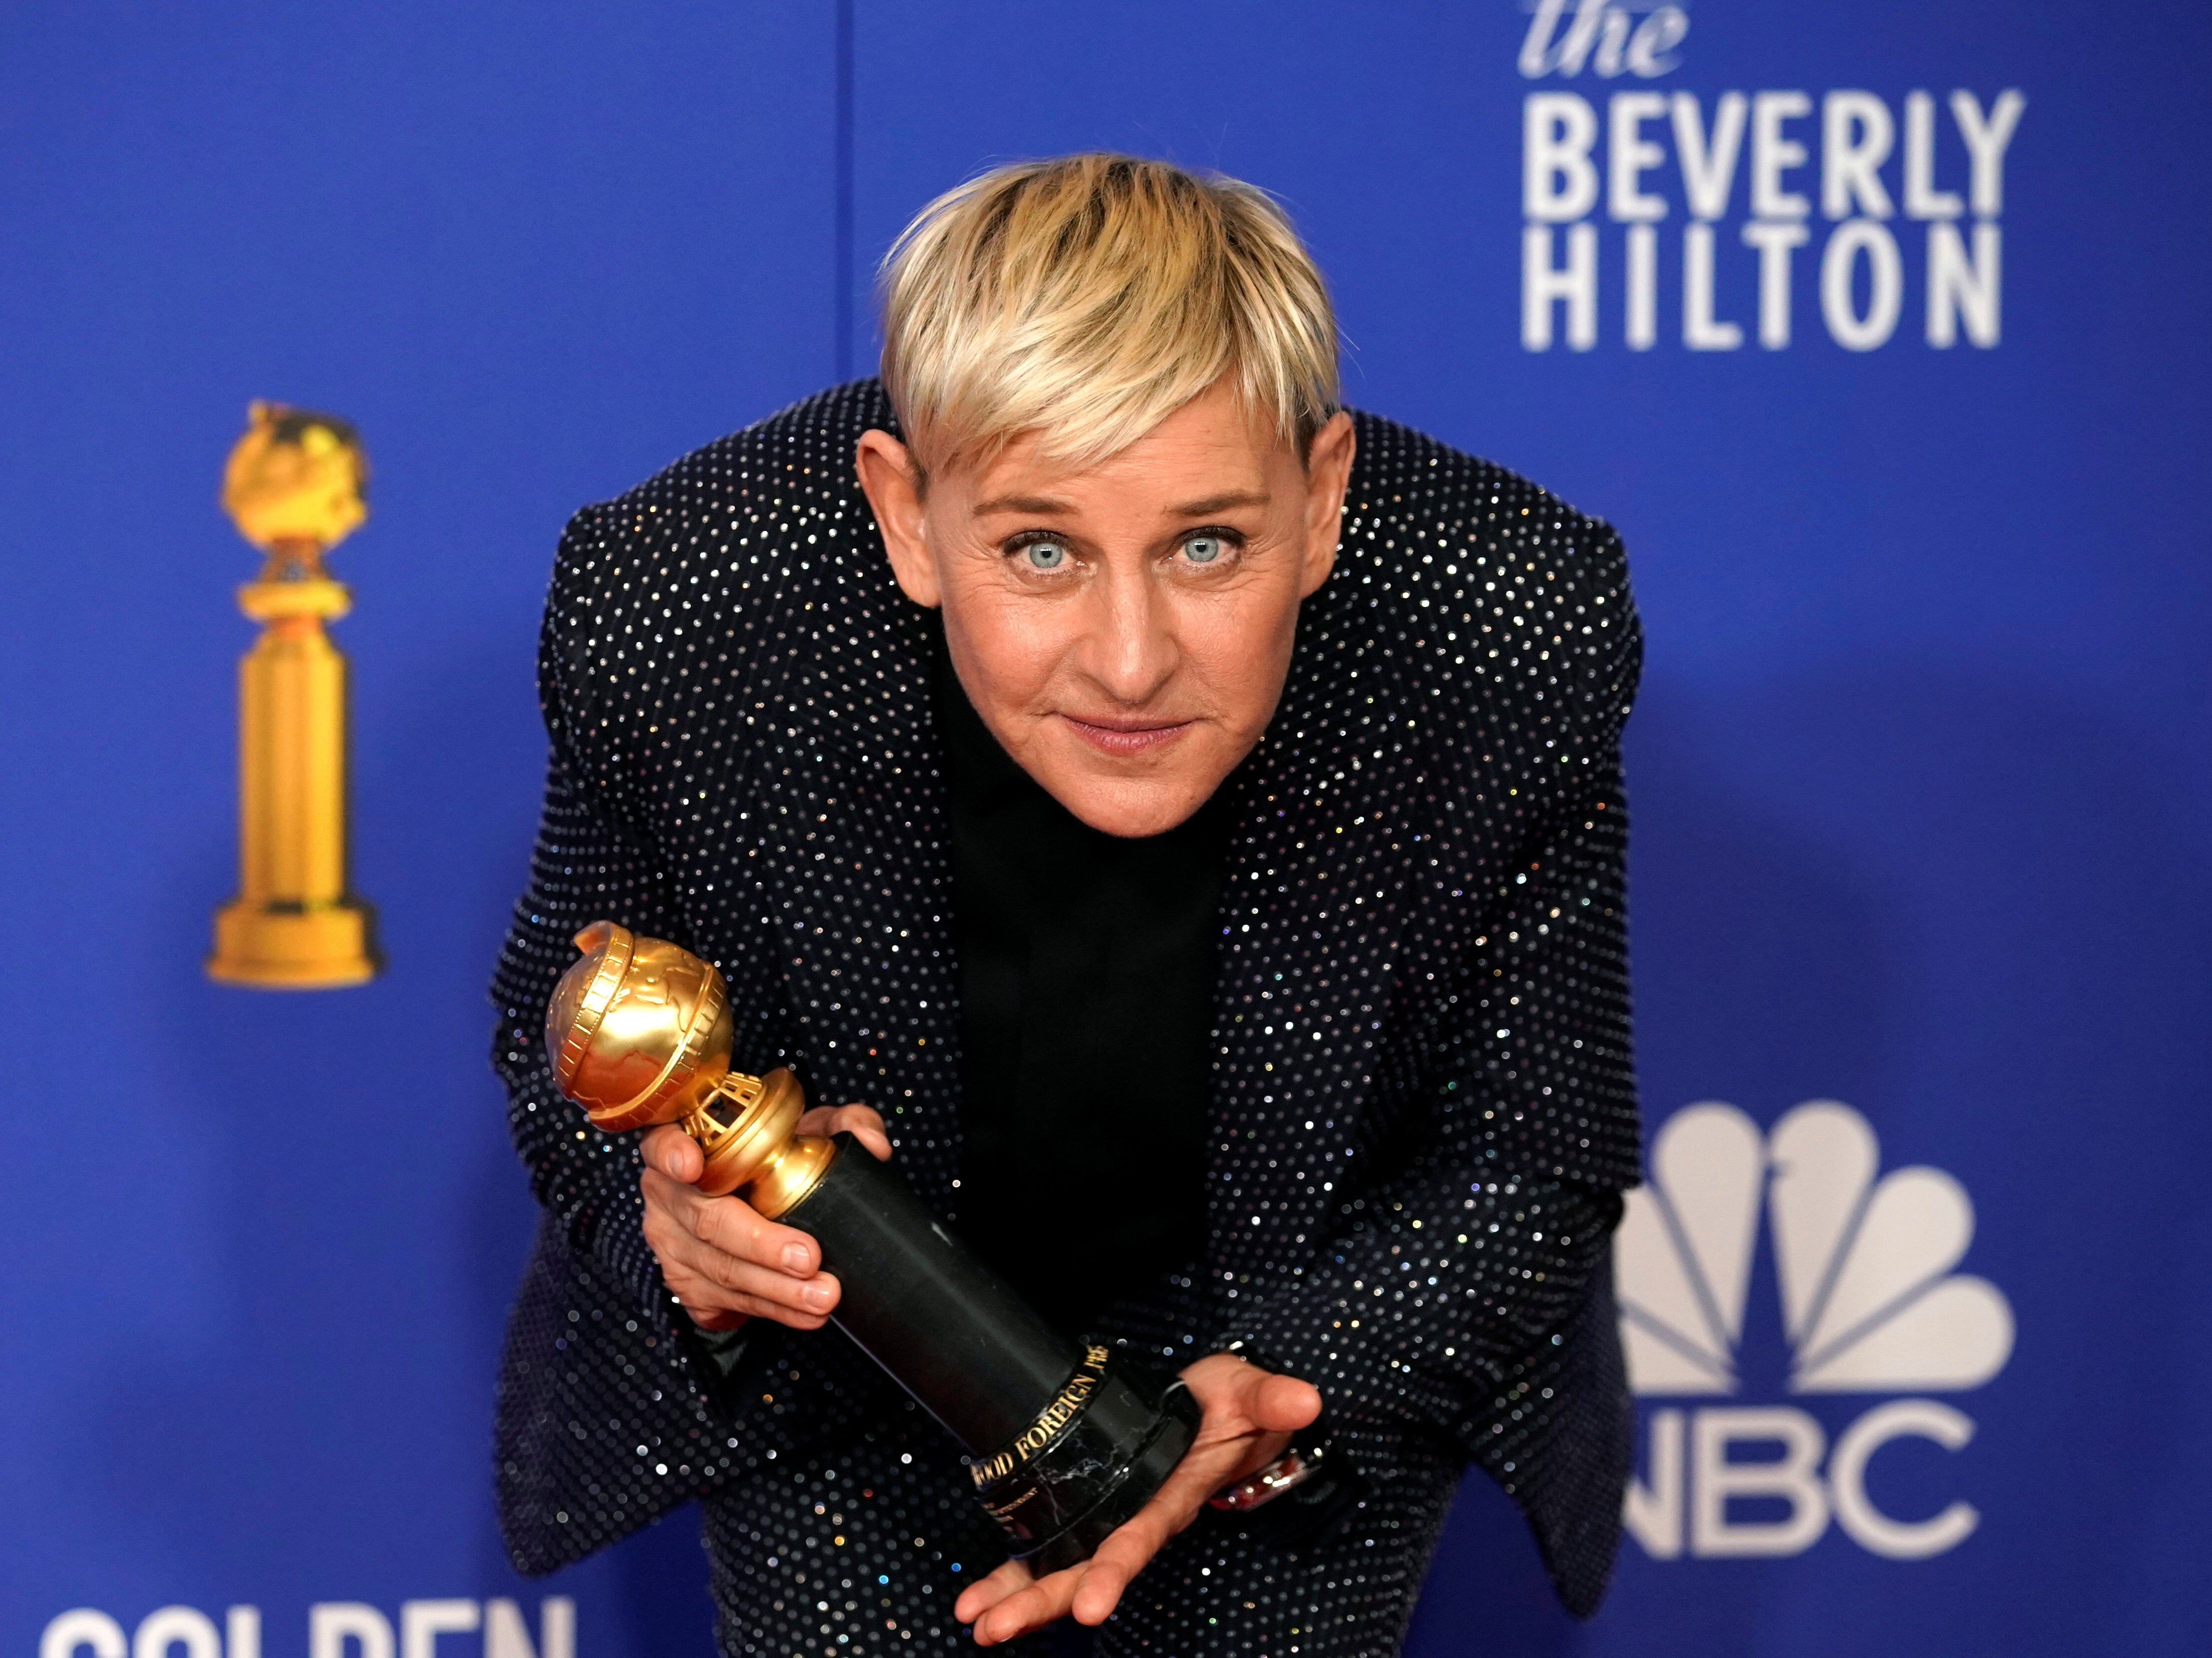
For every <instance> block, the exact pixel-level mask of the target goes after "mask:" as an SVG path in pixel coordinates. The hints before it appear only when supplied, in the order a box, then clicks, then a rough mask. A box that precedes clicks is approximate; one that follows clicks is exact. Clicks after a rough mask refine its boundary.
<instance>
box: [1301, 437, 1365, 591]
mask: <svg viewBox="0 0 2212 1658" xmlns="http://www.w3.org/2000/svg"><path fill="white" fill-rule="evenodd" d="M1357 447H1358V442H1357V440H1355V439H1354V437H1353V436H1352V416H1349V415H1347V414H1346V413H1345V412H1344V410H1341V409H1340V410H1337V411H1336V413H1334V415H1331V416H1329V417H1328V424H1327V425H1325V426H1323V427H1322V428H1321V430H1320V431H1318V432H1316V433H1315V434H1314V439H1313V445H1312V446H1311V447H1310V449H1308V450H1307V451H1306V567H1305V570H1304V574H1303V575H1302V577H1301V579H1300V581H1299V584H1298V597H1299V598H1306V597H1307V596H1309V595H1310V594H1311V593H1312V592H1313V591H1314V590H1315V589H1316V587H1318V586H1321V584H1322V582H1324V581H1326V580H1328V573H1329V572H1330V571H1331V570H1333V569H1334V568H1336V544H1337V540H1338V538H1339V537H1340V535H1341V533H1342V531H1343V526H1344V492H1345V491H1346V489H1349V488H1351V486H1352V454H1353V452H1354V451H1355V450H1356V449H1357Z"/></svg>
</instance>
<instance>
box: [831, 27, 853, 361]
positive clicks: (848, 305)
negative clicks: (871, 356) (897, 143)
mask: <svg viewBox="0 0 2212 1658" xmlns="http://www.w3.org/2000/svg"><path fill="white" fill-rule="evenodd" d="M853 3H854V0H837V152H836V167H837V180H836V224H837V229H836V242H837V246H836V254H835V255H834V261H835V269H834V270H833V272H832V274H831V278H830V280H831V282H833V284H834V285H835V287H836V304H835V305H834V306H833V307H831V320H830V326H831V327H832V328H833V329H835V330H836V342H835V343H834V347H833V350H832V354H831V355H832V360H833V361H835V363H836V369H837V373H836V378H837V380H839V381H840V382H842V381H845V380H850V379H852V378H853V282H854V274H855V273H854V269H853Z"/></svg>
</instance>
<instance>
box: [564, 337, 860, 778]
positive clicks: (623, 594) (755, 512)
mask: <svg viewBox="0 0 2212 1658" xmlns="http://www.w3.org/2000/svg"><path fill="white" fill-rule="evenodd" d="M871 427H881V428H884V429H886V430H890V431H894V432H895V431H896V430H897V429H898V428H897V426H896V420H895V418H894V416H893V415H892V413H891V409H890V404H889V403H888V402H887V401H886V400H885V398H884V395H883V389H882V387H881V386H880V385H878V383H877V382H876V381H874V380H855V381H853V382H851V383H849V384H848V385H844V386H833V387H831V388H830V389H829V390H828V391H825V392H817V394H816V395H815V396H813V397H811V398H806V399H805V400H804V401H803V402H799V403H795V404H792V405H791V406H790V407H789V408H787V409H784V410H780V411H779V412H777V413H775V414H774V415H770V416H768V417H767V418H766V419H764V420H761V421H757V422H755V423H754V424H752V425H750V426H748V427H746V428H744V429H743V430H742V431H738V432H733V433H732V434H730V435H729V436H727V437H725V438H720V439H718V440H715V441H714V442H713V443H710V444H708V445H706V446H704V447H702V448H700V449H696V450H694V451H693V452H691V453H690V454H688V455H685V456H684V458H683V459H680V460H678V461H676V462H675V463H674V464H672V465H670V466H668V467H666V468H665V469H663V470H662V471H659V472H658V473H656V474H654V475H653V477H650V478H648V479H647V480H646V481H645V482H644V483H641V484H639V485H638V486H637V487H636V488H635V489H631V490H629V491H628V492H626V493H625V494H623V495H618V496H617V497H616V498H615V499H614V500H612V501H602V502H599V503H598V504H597V505H594V506H591V507H585V508H584V509H583V510H582V511H580V512H579V513H577V514H576V515H575V516H574V518H573V519H571V520H570V521H569V524H568V529H567V531H566V532H565V533H564V534H563V535H562V538H561V549H560V553H559V556H558V557H557V559H556V562H555V565H554V571H553V580H552V587H551V591H550V593H549V595H548V597H547V600H546V607H545V623H544V634H543V635H542V638H541V641H540V651H539V664H538V665H539V681H538V691H539V699H540V701H541V702H542V704H543V705H544V711H545V718H546V724H547V728H548V730H549V732H550V733H551V735H552V737H553V739H554V741H555V743H556V744H559V745H562V746H564V747H566V746H568V745H569V744H577V745H579V746H580V747H585V748H588V747H589V746H590V738H589V733H590V732H592V731H593V730H595V729H599V728H601V727H602V726H603V722H605V721H606V720H611V718H612V717H613V706H612V705H613V704H615V703H617V702H618V703H619V705H620V708H621V709H622V710H623V713H624V714H634V713H636V712H640V711H649V708H650V705H651V702H652V701H653V689H654V687H655V686H656V685H670V684H671V681H672V679H674V678H678V677H682V676H683V675H684V673H685V672H686V671H688V670H689V669H690V668H691V667H692V666H693V665H694V664H693V663H691V662H690V660H688V659H690V658H691V657H693V656H695V655H696V653H697V650H698V649H699V648H701V647H704V648H708V649H712V648H713V645H714V641H717V640H722V641H727V640H729V639H730V638H731V637H732V633H733V631H734V634H735V635H736V636H737V637H738V639H740V640H742V638H743V637H744V635H746V634H748V633H749V632H750V631H751V627H752V624H753V623H756V622H757V619H758V618H759V617H760V616H762V615H763V613H769V612H773V611H774V610H775V608H776V607H777V605H778V603H779V601H780V600H781V599H782V598H785V597H787V594H788V592H789V591H790V589H791V588H792V587H793V586H794V584H796V585H799V586H805V585H808V579H809V578H810V577H811V576H812V575H813V574H815V573H816V572H815V570H814V568H813V567H814V566H815V565H817V564H819V563H822V562H827V561H829V560H830V559H832V558H834V557H837V556H845V557H848V558H849V557H850V556H852V555H853V553H854V552H856V551H858V550H860V549H861V548H864V547H865V546H866V545H867V544H872V542H873V540H874V523H873V520H872V518H871V517H870V516H869V513H868V507H867V501H866V497H865V496H864V495H862V494H861V493H860V486H859V484H858V483H857V482H856V481H855V479H854V474H853V451H854V445H855V444H856V443H857V442H858V440H859V439H860V434H862V433H863V432H865V431H866V430H868V429H869V428H871ZM884 580H886V581H888V580H889V573H888V570H886V571H884ZM799 602H800V603H804V601H803V600H801V601H799ZM687 647H691V648H687ZM616 688H620V689H621V691H622V693H623V694H622V695H620V696H619V697H618V698H610V697H609V696H608V695H607V693H608V692H609V691H610V690H611V689H616ZM640 693H643V695H642V696H641V695H639V694H640Z"/></svg>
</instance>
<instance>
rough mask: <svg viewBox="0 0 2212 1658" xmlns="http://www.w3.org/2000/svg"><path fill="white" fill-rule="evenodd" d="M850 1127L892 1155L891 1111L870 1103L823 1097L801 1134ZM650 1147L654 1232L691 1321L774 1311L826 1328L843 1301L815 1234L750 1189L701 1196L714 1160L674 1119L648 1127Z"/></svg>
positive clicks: (707, 1325) (802, 1325)
mask: <svg viewBox="0 0 2212 1658" xmlns="http://www.w3.org/2000/svg"><path fill="white" fill-rule="evenodd" d="M847 1129H850V1130H851V1131H852V1133H854V1136H855V1137H856V1138H857V1139H859V1140H860V1144H861V1145H865V1146H866V1147H867V1148H868V1150H869V1151H872V1152H873V1153H874V1154H875V1155H876V1157H878V1159H879V1160H880V1159H885V1158H888V1157H890V1154H891V1145H890V1139H889V1137H888V1136H886V1135H885V1134H884V1120H883V1119H882V1118H881V1117H879V1116H878V1115H877V1114H875V1113H874V1112H873V1111H872V1110H870V1109H869V1108H867V1107H866V1106H865V1105H847V1106H840V1107H837V1108H835V1109H832V1108H829V1107H827V1106H817V1107H816V1108H814V1109H813V1110H811V1111H809V1112H808V1113H807V1114H805V1116H804V1117H802V1118H801V1119H800V1120H799V1133H802V1134H835V1133H840V1132H842V1131H843V1130H847ZM641 1149H642V1151H643V1152H644V1155H645V1175H644V1178H643V1186H644V1190H645V1241H646V1242H647V1244H648V1245H649V1246H650V1247H651V1248H652V1250H653V1254H654V1256H655V1258H657V1259H658V1260H659V1262H660V1273H661V1276H662V1277H663V1278H665V1279H666V1280H667V1282H668V1288H669V1291H670V1292H671V1294H673V1295H674V1296H675V1297H676V1298H677V1299H678V1301H680V1302H681V1303H683V1304H684V1310H685V1311H686V1312H688V1313H690V1315H691V1321H692V1322H693V1323H695V1324H696V1325H698V1326H699V1327H700V1328H702V1329H705V1330H733V1329H735V1328H736V1327H738V1325H740V1324H743V1323H744V1321H746V1320H747V1319H749V1318H772V1319H774V1320H775V1321H776V1322H777V1323H779V1324H788V1325H789V1326H790V1327H792V1328H793V1329H794V1330H814V1329H819V1328H820V1327H822V1325H823V1322H824V1321H826V1320H827V1319H828V1318H829V1314H830V1311H831V1309H834V1308H835V1307H836V1305H837V1288H838V1286H837V1280H836V1278H832V1277H831V1276H830V1275H829V1273H827V1272H823V1270H822V1251H821V1248H819V1246H817V1244H816V1243H815V1242H814V1240H813V1239H812V1238H811V1237H809V1236H807V1235H806V1234H805V1233H804V1232H802V1231H799V1230H798V1229H797V1228H796V1227H791V1226H779V1225H777V1224H775V1222H774V1221H772V1220H769V1219H766V1218H763V1216H762V1215H761V1214H760V1213H759V1212H757V1211H756V1210H755V1209H754V1208H753V1207H752V1206H751V1205H750V1204H749V1203H747V1202H746V1201H745V1200H744V1199H743V1198H739V1197H726V1198H709V1197H705V1196H702V1195H701V1193H700V1192H699V1190H698V1186H697V1181H698V1180H699V1177H700V1175H702V1174H703V1173H704V1172H705V1171H706V1160H705V1158H704V1157H702V1155H701V1153H700V1151H699V1147H698V1145H697V1144H696V1142H695V1141H694V1140H693V1139H692V1138H691V1137H690V1135H689V1134H687V1133H684V1131H683V1130H682V1129H680V1128H678V1127H676V1126H675V1125H673V1124H672V1123H671V1124H664V1125H663V1126H662V1127H659V1128H656V1129H654V1130H653V1131H652V1132H651V1133H648V1134H647V1136H646V1137H645V1143H644V1145H643V1146H642V1148H641Z"/></svg>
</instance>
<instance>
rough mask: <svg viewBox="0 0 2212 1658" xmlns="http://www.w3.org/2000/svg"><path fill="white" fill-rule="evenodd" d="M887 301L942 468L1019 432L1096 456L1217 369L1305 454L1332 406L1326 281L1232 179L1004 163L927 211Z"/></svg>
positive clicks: (1333, 366)
mask: <svg viewBox="0 0 2212 1658" xmlns="http://www.w3.org/2000/svg"><path fill="white" fill-rule="evenodd" d="M881 295H882V305H883V326H884V355H883V379H884V387H885V389H886V390H887V392H889V394H890V399H891V403H892V406H893V407H894V408H896V410H898V415H899V420H900V422H901V424H902V426H903V427H904V428H905V430H906V435H907V441H908V446H910V447H911V448H912V450H913V451H914V452H915V458H916V459H917V460H918V461H919V462H920V463H921V465H922V466H923V467H924V468H925V469H926V470H927V471H939V470H941V469H943V468H945V467H946V466H949V465H956V464H962V463H975V462H981V461H987V460H988V459H990V458H991V457H992V456H993V455H994V454H995V453H996V452H998V451H999V450H1000V449H1002V448H1003V447H1004V446H1006V444H1007V443H1009V442H1011V441H1012V440H1013V439H1014V438H1015V437H1016V436H1017V435H1018V434H1023V433H1026V432H1035V433H1037V434H1040V439H1041V449H1042V452H1043V453H1044V454H1045V455H1046V456H1048V457H1049V458H1050V459H1054V460H1056V461H1060V462H1064V463H1066V464H1070V465H1087V464H1090V463H1091V462H1093V461H1097V460H1100V459H1104V458H1105V457H1107V456H1109V455H1111V454H1115V453H1116V452H1119V451H1121V450H1122V449H1124V448H1127V446H1129V445H1130V444H1132V443H1133V442H1135V441H1136V440H1138V439H1139V438H1141V437H1142V436H1144V434H1146V433H1147V432H1149V431H1151V430H1152V428H1154V427H1155V426H1157V425H1158V424H1159V422H1161V421H1162V420H1164V419H1165V418H1166V417H1167V416H1169V415H1170V414H1172V413H1174V412H1175V410H1177V409H1179V408H1181V407H1182V405H1183V404H1186V403H1188V402H1189V401H1190V400H1191V399H1192V398H1195V397H1197V396H1199V395H1200V393H1201V392H1205V391H1206V389H1207V388H1208V387H1210V386H1212V385H1213V384H1214V383H1215V382H1216V381H1217V380H1220V379H1221V378H1222V377H1223V376H1224V375H1228V376H1230V377H1231V383H1232V384H1234V385H1235V386H1237V391H1238V392H1239V394H1240V396H1241V397H1242V398H1243V402H1244V404H1245V406H1246V407H1247V408H1248V409H1249V410H1251V412H1252V413H1253V415H1254V416H1255V418H1256V419H1259V420H1261V421H1262V422H1267V424H1269V425H1271V426H1273V428H1274V429H1275V430H1277V431H1278V432H1279V433H1280V434H1283V435H1284V436H1285V437H1287V438H1289V439H1290V440H1291V441H1292V442H1294V443H1296V444H1297V446H1299V449H1300V452H1302V453H1303V452H1304V446H1305V444H1306V443H1307V441H1308V440H1310V439H1311V437H1312V436H1313V434H1314V433H1315V432H1316V430H1318V429H1319V428H1320V427H1321V425H1322V422H1324V421H1326V420H1327V419H1328V417H1329V416H1330V415H1331V414H1332V413H1334V411H1335V409H1336V406H1337V400H1338V386H1337V361H1336V322H1335V318H1334V313H1333V312H1332V310H1331V308H1330V306H1329V300H1328V288H1326V286H1325V285H1324V284H1323V283H1322V278H1321V273H1320V271H1319V270H1316V268H1315V265H1314V263H1313V260H1312V258H1310V256H1309V255H1308V254H1307V252H1306V251H1305V248H1304V245H1303V244H1302V243H1300V241H1299V240H1298V237H1297V232H1296V231H1295V230H1293V229H1292V228H1291V223H1290V221H1289V220H1288V219H1287V218H1286V217H1285V216H1284V214H1283V212H1282V210H1280V209H1279V208H1278V207H1277V206H1276V205H1275V203H1273V201H1272V200H1271V199H1269V197H1267V195H1266V194H1265V193H1263V192H1262V191H1259V190H1257V189H1255V188H1254V187H1253V186H1252V185H1247V184H1243V183H1240V182H1238V181H1237V180H1236V179H1223V178H1207V179H1201V178H1200V177H1198V176H1196V175H1194V174H1192V173H1187V172H1184V171H1183V170H1182V168H1180V167H1170V166H1169V165H1168V164H1166V163H1165V162H1161V161H1142V160H1139V159H1137V158H1134V157H1132V156H1127V155H1070V156H1064V157H1061V158H1060V159H1058V160H1054V161H1025V162H1021V163H1018V164H1016V165H1014V166H1011V167H1000V168H997V169H995V170H994V171H992V172H990V173H985V174H983V175H982V176H981V177H980V178H977V179H971V180H969V182H968V183H966V184H964V185H961V186H960V187H959V188H957V189H956V190H953V191H948V192H947V193H946V194H945V195H943V196H940V197H938V199H937V200H935V201H933V202H932V203H930V204H929V205H928V206H927V207H926V208H924V209H923V210H922V211H921V214H920V215H919V216H917V217H916V218H915V222H913V223H912V224H911V225H909V226H908V228H907V229H906V231H905V233H904V234H902V236H901V237H900V238H899V240H898V241H897V242H896V245H894V246H893V247H892V248H891V251H890V255H889V256H888V257H887V258H885V260H884V270H883V280H882V287H881Z"/></svg>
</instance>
